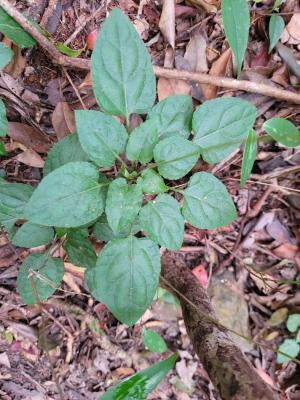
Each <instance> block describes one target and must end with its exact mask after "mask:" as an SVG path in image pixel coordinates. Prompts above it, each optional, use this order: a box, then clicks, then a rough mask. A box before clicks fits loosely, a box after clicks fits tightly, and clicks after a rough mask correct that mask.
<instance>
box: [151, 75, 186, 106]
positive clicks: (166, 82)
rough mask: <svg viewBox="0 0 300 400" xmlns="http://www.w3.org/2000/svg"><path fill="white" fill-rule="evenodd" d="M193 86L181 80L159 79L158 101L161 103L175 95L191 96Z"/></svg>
mask: <svg viewBox="0 0 300 400" xmlns="http://www.w3.org/2000/svg"><path fill="white" fill-rule="evenodd" d="M191 90H192V88H191V85H189V84H188V83H187V82H185V81H183V80H180V79H167V78H159V79H158V82H157V95H158V100H159V101H161V100H163V99H165V98H166V97H168V96H172V95H173V94H186V95H188V96H190V95H191Z"/></svg>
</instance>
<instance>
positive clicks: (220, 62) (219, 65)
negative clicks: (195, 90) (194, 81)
mask: <svg viewBox="0 0 300 400" xmlns="http://www.w3.org/2000/svg"><path fill="white" fill-rule="evenodd" d="M231 55H232V53H231V49H227V50H225V51H224V53H223V54H221V56H220V57H219V58H218V59H217V60H216V61H215V62H214V63H213V65H212V67H211V69H210V71H209V75H212V76H224V75H225V73H226V69H227V65H228V63H229V62H230V60H231ZM201 88H202V91H203V93H204V96H205V98H206V99H208V100H209V99H214V98H215V97H216V96H217V93H218V90H219V88H218V86H213V85H206V84H203V85H201Z"/></svg>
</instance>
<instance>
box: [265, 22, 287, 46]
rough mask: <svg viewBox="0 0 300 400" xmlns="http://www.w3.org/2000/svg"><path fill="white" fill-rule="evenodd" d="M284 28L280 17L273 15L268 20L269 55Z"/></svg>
mask: <svg viewBox="0 0 300 400" xmlns="http://www.w3.org/2000/svg"><path fill="white" fill-rule="evenodd" d="M284 28H285V24H284V19H283V18H282V16H281V15H276V14H273V15H272V16H271V18H270V23H269V39H270V45H269V53H271V51H272V50H273V49H274V47H275V46H276V44H277V42H278V40H279V38H280V36H281V34H282V32H283V30H284Z"/></svg>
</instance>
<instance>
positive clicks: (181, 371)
mask: <svg viewBox="0 0 300 400" xmlns="http://www.w3.org/2000/svg"><path fill="white" fill-rule="evenodd" d="M197 367H198V363H197V362H195V361H186V360H184V359H182V360H180V361H178V362H177V363H176V372H177V374H178V375H179V377H180V379H181V380H182V382H183V383H184V384H185V385H186V386H188V387H189V388H191V387H193V386H194V384H195V382H194V380H193V376H194V375H195V373H196V371H197Z"/></svg>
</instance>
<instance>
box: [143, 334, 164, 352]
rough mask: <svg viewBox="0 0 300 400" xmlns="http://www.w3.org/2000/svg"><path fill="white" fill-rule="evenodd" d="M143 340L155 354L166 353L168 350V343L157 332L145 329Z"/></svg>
mask: <svg viewBox="0 0 300 400" xmlns="http://www.w3.org/2000/svg"><path fill="white" fill-rule="evenodd" d="M142 340H143V343H144V345H145V347H147V349H149V350H150V351H152V352H153V353H164V352H165V351H167V350H168V347H167V345H166V342H165V341H164V339H163V338H162V337H161V336H160V335H159V334H158V333H156V332H155V331H152V330H151V329H144V330H143V333H142Z"/></svg>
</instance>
